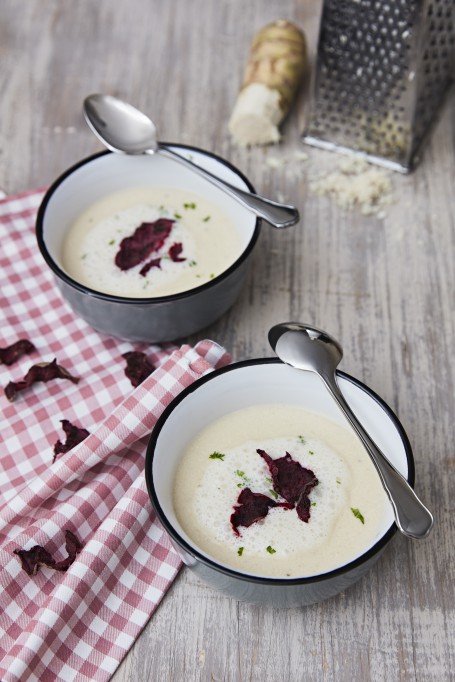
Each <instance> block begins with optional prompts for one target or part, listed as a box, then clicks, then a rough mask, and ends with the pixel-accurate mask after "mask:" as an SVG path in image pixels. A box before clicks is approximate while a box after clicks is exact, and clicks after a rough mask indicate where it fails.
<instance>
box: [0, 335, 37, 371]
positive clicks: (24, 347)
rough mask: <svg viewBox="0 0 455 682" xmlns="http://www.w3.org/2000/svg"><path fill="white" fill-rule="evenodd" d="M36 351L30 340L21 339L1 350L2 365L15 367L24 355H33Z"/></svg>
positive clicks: (0, 360) (0, 361)
mask: <svg viewBox="0 0 455 682" xmlns="http://www.w3.org/2000/svg"><path fill="white" fill-rule="evenodd" d="M34 350H36V348H35V346H34V345H33V343H32V342H31V341H29V340H28V339H19V341H16V342H15V343H12V344H11V345H10V346H6V347H5V348H0V364H1V363H3V364H4V365H13V364H14V363H15V362H17V361H18V360H19V358H21V357H22V356H23V355H27V354H28V353H33V351H34Z"/></svg>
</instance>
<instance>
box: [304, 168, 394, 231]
mask: <svg viewBox="0 0 455 682" xmlns="http://www.w3.org/2000/svg"><path fill="white" fill-rule="evenodd" d="M310 189H311V191H313V192H315V194H318V195H320V196H323V195H327V196H330V197H332V198H333V199H334V200H335V201H336V203H337V204H338V206H341V208H346V209H349V208H353V207H354V206H358V207H359V208H360V210H361V212H362V214H363V215H377V216H378V217H379V218H383V217H384V216H385V213H384V208H385V207H386V206H388V205H389V204H390V203H391V201H392V183H391V181H390V175H389V173H387V172H386V171H385V170H383V169H381V168H377V167H375V166H372V165H370V164H369V163H368V162H367V161H365V160H364V159H358V158H348V159H346V160H344V161H343V162H342V163H341V164H340V166H339V169H338V170H337V171H334V172H333V173H329V175H327V176H325V177H323V178H321V179H319V180H315V181H314V182H312V183H310Z"/></svg>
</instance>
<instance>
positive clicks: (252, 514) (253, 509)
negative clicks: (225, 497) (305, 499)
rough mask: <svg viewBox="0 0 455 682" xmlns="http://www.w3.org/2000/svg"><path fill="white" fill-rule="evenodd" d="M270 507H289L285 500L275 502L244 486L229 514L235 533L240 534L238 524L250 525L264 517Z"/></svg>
mask: <svg viewBox="0 0 455 682" xmlns="http://www.w3.org/2000/svg"><path fill="white" fill-rule="evenodd" d="M271 507H284V508H285V509H291V508H292V507H291V506H290V505H289V504H288V503H287V502H275V500H272V498H271V497H268V496H267V495H262V494H261V493H253V492H252V491H251V490H250V488H244V489H243V490H242V492H241V493H240V495H239V496H238V498H237V505H236V506H234V512H233V513H232V514H231V526H232V528H233V531H234V533H235V534H236V535H240V533H239V531H238V527H239V526H245V527H246V528H248V526H251V525H252V524H253V523H255V522H256V521H260V520H261V519H264V518H265V517H266V516H267V514H268V513H269V509H270V508H271Z"/></svg>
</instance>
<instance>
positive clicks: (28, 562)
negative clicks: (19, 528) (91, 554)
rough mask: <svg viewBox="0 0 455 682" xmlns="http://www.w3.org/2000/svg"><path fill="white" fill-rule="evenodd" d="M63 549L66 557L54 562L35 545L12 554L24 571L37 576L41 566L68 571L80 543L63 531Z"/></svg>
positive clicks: (43, 550) (39, 546)
mask: <svg viewBox="0 0 455 682" xmlns="http://www.w3.org/2000/svg"><path fill="white" fill-rule="evenodd" d="M65 548H66V551H67V553H68V556H67V557H65V559H62V560H61V561H55V559H53V558H52V556H51V554H50V553H49V552H48V551H47V549H45V548H44V547H41V545H35V546H34V547H32V548H31V549H15V550H14V554H17V556H18V557H19V559H20V560H21V563H22V568H23V569H24V571H25V572H26V573H28V575H32V576H33V575H36V574H37V572H38V570H39V568H40V567H41V566H46V567H47V568H53V569H54V570H56V571H67V570H68V568H69V567H70V566H71V564H72V563H73V561H74V560H75V558H76V555H77V554H78V553H79V552H80V551H81V549H82V543H81V542H80V541H79V540H78V538H77V537H76V536H75V535H74V533H72V532H71V531H70V530H65Z"/></svg>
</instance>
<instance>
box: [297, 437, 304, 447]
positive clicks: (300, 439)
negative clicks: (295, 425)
mask: <svg viewBox="0 0 455 682" xmlns="http://www.w3.org/2000/svg"><path fill="white" fill-rule="evenodd" d="M298 439H299V441H300V442H301V443H302V445H305V442H306V441H305V438H304V437H303V436H298Z"/></svg>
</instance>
